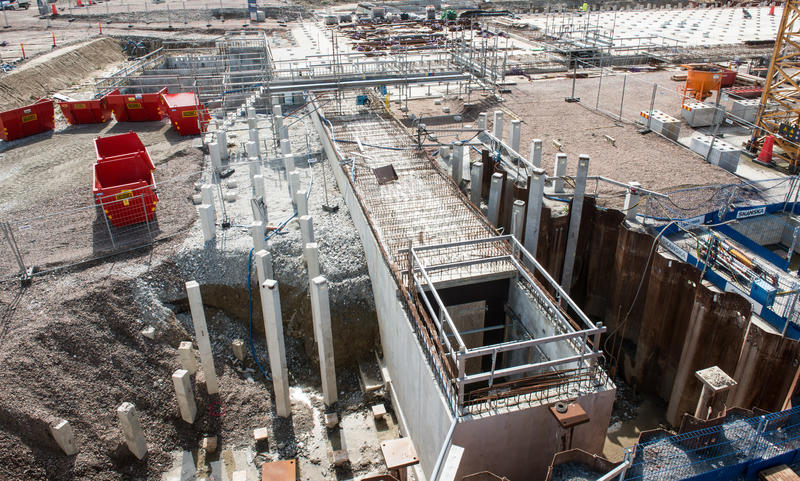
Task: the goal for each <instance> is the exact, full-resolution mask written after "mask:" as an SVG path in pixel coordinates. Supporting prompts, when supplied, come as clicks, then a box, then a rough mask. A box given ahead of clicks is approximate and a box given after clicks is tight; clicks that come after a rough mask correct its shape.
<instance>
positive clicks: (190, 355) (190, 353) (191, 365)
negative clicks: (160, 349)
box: [178, 341, 197, 375]
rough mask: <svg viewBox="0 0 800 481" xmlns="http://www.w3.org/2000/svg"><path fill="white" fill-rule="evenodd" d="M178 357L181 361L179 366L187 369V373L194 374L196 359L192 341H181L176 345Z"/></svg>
mask: <svg viewBox="0 0 800 481" xmlns="http://www.w3.org/2000/svg"><path fill="white" fill-rule="evenodd" d="M178 358H179V359H180V361H181V367H182V368H183V369H185V370H187V371H189V374H191V375H194V373H196V372H197V359H195V357H194V348H193V347H192V341H181V343H180V345H179V346H178Z"/></svg>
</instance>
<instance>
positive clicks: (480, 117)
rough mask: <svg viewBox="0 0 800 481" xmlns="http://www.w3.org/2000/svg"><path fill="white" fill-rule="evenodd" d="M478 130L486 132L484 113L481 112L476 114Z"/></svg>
mask: <svg viewBox="0 0 800 481" xmlns="http://www.w3.org/2000/svg"><path fill="white" fill-rule="evenodd" d="M478 130H480V131H481V132H483V131H484V130H486V112H481V113H479V114H478Z"/></svg>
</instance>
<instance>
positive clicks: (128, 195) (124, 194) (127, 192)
mask: <svg viewBox="0 0 800 481" xmlns="http://www.w3.org/2000/svg"><path fill="white" fill-rule="evenodd" d="M131 197H133V192H132V191H130V190H123V191H122V192H120V193H118V194H117V200H122V199H130V198H131ZM125 205H128V204H127V203H126V204H125Z"/></svg>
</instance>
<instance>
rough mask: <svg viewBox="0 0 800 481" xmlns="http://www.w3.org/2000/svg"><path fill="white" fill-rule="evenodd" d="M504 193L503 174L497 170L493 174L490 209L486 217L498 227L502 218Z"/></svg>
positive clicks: (490, 189) (490, 188) (490, 187)
mask: <svg viewBox="0 0 800 481" xmlns="http://www.w3.org/2000/svg"><path fill="white" fill-rule="evenodd" d="M502 193H503V174H501V173H499V172H496V173H494V174H492V181H491V184H490V186H489V209H488V212H487V213H486V217H487V218H488V219H489V222H490V223H491V224H492V225H493V226H495V227H498V225H497V224H498V222H499V220H500V202H501V200H502Z"/></svg>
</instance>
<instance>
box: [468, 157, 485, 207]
mask: <svg viewBox="0 0 800 481" xmlns="http://www.w3.org/2000/svg"><path fill="white" fill-rule="evenodd" d="M470 174H471V178H470V183H469V189H470V190H469V200H471V201H472V203H473V204H475V205H477V206H478V207H480V206H481V188H482V187H483V162H475V163H474V164H472V168H471V172H470Z"/></svg>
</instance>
